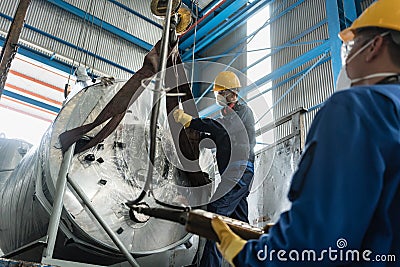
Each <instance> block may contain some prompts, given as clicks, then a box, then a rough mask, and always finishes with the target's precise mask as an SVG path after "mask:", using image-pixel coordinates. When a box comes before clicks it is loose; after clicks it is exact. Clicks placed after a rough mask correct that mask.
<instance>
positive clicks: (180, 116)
mask: <svg viewBox="0 0 400 267" xmlns="http://www.w3.org/2000/svg"><path fill="white" fill-rule="evenodd" d="M173 115H174V119H175V121H176V122H179V123H181V124H182V125H183V126H185V127H189V125H190V122H191V121H192V116H190V115H189V114H186V113H185V112H184V111H183V110H182V109H177V110H175V111H174V113H173Z"/></svg>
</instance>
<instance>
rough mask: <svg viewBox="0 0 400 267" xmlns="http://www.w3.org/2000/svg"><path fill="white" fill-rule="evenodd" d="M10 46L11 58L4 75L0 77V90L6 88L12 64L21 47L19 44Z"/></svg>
mask: <svg viewBox="0 0 400 267" xmlns="http://www.w3.org/2000/svg"><path fill="white" fill-rule="evenodd" d="M10 46H11V47H12V52H11V54H10V57H9V58H8V61H7V63H6V66H5V69H4V71H3V73H1V76H0V88H4V85H5V84H6V80H7V75H8V72H9V71H10V68H11V62H12V61H13V60H14V58H15V55H16V54H17V50H18V47H19V45H18V44H11V45H10Z"/></svg>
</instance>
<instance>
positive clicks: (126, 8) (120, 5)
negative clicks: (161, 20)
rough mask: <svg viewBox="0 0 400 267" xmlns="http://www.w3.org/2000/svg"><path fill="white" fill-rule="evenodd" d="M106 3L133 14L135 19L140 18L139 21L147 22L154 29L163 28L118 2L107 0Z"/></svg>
mask: <svg viewBox="0 0 400 267" xmlns="http://www.w3.org/2000/svg"><path fill="white" fill-rule="evenodd" d="M107 1H108V2H110V3H113V4H114V5H116V6H119V7H120V8H122V9H125V10H126V11H128V12H130V13H132V14H134V15H135V16H137V17H139V18H141V19H143V20H145V21H147V22H149V23H151V24H153V25H154V26H156V27H158V28H160V29H162V28H163V27H162V26H161V25H160V24H158V23H157V22H155V21H153V20H151V19H149V18H148V17H146V16H143V15H142V14H140V13H139V12H137V11H135V10H133V9H131V8H129V7H127V6H125V5H123V4H121V3H120V2H117V1H115V0H107Z"/></svg>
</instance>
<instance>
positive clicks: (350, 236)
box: [234, 92, 384, 267]
mask: <svg viewBox="0 0 400 267" xmlns="http://www.w3.org/2000/svg"><path fill="white" fill-rule="evenodd" d="M351 97H353V101H349V98H351ZM355 98H356V97H355V96H354V95H353V96H352V95H351V94H350V97H349V94H347V93H345V92H342V93H340V94H335V95H334V96H333V97H332V98H331V99H330V100H329V101H328V102H327V103H326V105H325V106H324V107H323V108H322V109H321V111H320V112H319V113H318V114H317V116H316V117H315V119H314V122H313V124H312V126H311V128H310V131H309V135H308V137H307V144H306V149H305V152H304V155H303V157H302V159H301V161H300V163H299V167H298V170H297V172H296V173H295V174H294V176H293V180H292V184H291V188H290V192H289V199H290V200H291V201H292V207H291V209H290V210H289V211H287V212H285V213H283V214H282V215H281V217H280V219H279V221H278V222H277V223H276V224H275V226H274V227H272V228H271V230H270V234H268V235H263V236H262V237H261V238H260V239H258V240H251V241H248V242H247V243H246V245H245V246H244V248H243V249H242V250H241V251H240V253H239V254H238V255H237V256H236V257H235V258H234V263H235V264H236V266H269V267H270V266H293V261H290V258H289V252H290V251H291V250H293V249H297V250H300V251H299V253H300V256H301V255H302V254H301V253H302V250H310V249H312V250H315V251H316V253H317V258H319V257H321V253H322V250H325V249H326V250H328V249H329V248H332V249H338V247H337V241H338V240H339V239H341V238H343V239H345V240H346V241H347V246H348V247H349V248H354V249H358V248H360V247H361V243H362V241H363V237H364V236H365V233H366V231H367V228H368V226H369V223H370V221H371V218H372V216H373V214H374V210H375V208H376V205H377V203H378V200H379V196H380V189H381V188H382V183H383V179H382V177H383V173H384V163H383V159H382V158H381V153H380V151H379V147H378V144H379V142H377V140H375V136H374V135H373V131H372V130H371V128H373V127H377V126H371V125H369V123H370V121H367V120H366V119H365V118H366V117H367V116H364V115H361V114H362V113H363V112H364V113H365V111H363V110H361V108H360V109H357V108H355V111H354V109H352V108H351V105H354V103H356V101H357V100H356V99H355ZM279 250H285V251H286V254H284V255H282V254H281V255H280V258H281V259H279V257H278V251H279ZM281 253H283V252H281ZM293 255H294V254H292V256H293ZM322 257H323V261H303V262H296V265H295V266H322V265H323V266H331V265H332V266H333V265H337V262H336V263H335V262H334V261H330V260H329V258H328V255H327V254H325V255H322ZM282 259H287V261H284V260H282Z"/></svg>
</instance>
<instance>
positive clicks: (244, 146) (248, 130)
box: [173, 71, 256, 267]
mask: <svg viewBox="0 0 400 267" xmlns="http://www.w3.org/2000/svg"><path fill="white" fill-rule="evenodd" d="M240 87H241V84H240V80H239V78H238V77H237V75H236V74H235V73H234V72H232V71H223V72H221V73H219V74H218V75H217V77H216V78H215V81H214V88H213V91H214V93H215V94H216V100H217V102H218V103H219V105H221V106H223V108H222V110H221V115H222V116H221V117H220V118H217V119H211V118H192V116H190V115H189V114H186V113H185V112H184V111H183V110H181V109H177V110H175V111H174V114H173V115H174V118H175V120H176V121H177V122H179V123H182V124H183V125H184V126H185V127H190V128H192V129H195V130H197V131H200V132H201V133H202V137H203V138H204V140H205V138H208V139H209V140H212V143H213V144H214V145H215V147H216V160H217V166H218V171H219V173H220V175H221V182H220V184H219V185H218V187H217V189H216V192H215V193H214V194H213V197H212V199H211V201H210V203H209V204H208V205H207V210H208V211H211V212H214V213H217V214H221V215H224V216H228V217H232V218H235V219H238V220H241V221H245V222H248V203H247V196H248V195H249V191H250V187H251V182H252V179H253V176H254V146H255V143H256V140H255V130H254V128H255V127H254V124H255V123H254V116H253V112H252V110H251V109H250V108H249V107H248V106H247V105H246V103H245V102H244V101H241V100H240V101H239V98H238V92H239V89H240ZM221 262H222V256H221V254H220V253H219V251H218V250H217V248H216V246H215V242H213V241H207V242H206V244H205V247H204V252H203V257H202V259H201V261H200V266H210V267H218V266H220V265H221Z"/></svg>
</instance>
